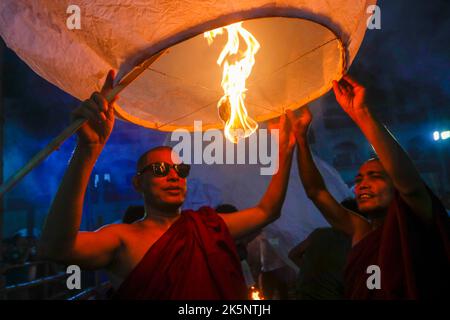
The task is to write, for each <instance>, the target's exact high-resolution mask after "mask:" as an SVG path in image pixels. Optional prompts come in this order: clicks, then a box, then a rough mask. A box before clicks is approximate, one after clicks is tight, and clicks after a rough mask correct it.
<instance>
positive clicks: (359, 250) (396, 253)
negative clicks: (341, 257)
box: [344, 192, 450, 300]
mask: <svg viewBox="0 0 450 320" xmlns="http://www.w3.org/2000/svg"><path fill="white" fill-rule="evenodd" d="M430 196H431V198H432V210H433V222H432V224H431V225H428V226H427V225H426V224H425V223H424V222H423V221H421V220H420V219H419V218H418V217H417V216H416V215H415V214H414V213H413V212H412V210H411V209H410V208H409V207H408V205H407V204H406V203H405V202H404V201H403V200H402V198H401V197H400V196H399V194H398V193H396V195H395V197H394V200H393V202H392V203H391V205H390V207H389V210H388V214H387V216H386V218H385V221H384V223H383V225H382V226H380V227H379V228H377V229H376V230H374V231H372V232H371V233H370V234H368V235H367V236H366V237H365V238H363V239H362V240H361V241H360V242H358V243H357V244H356V245H355V246H354V247H353V248H352V250H351V251H350V253H349V256H348V260H347V266H346V269H345V281H344V282H345V291H346V296H347V298H350V299H364V300H369V299H435V298H439V299H443V298H444V297H447V298H448V297H449V295H450V241H449V234H450V232H449V230H450V229H449V218H448V215H447V211H446V210H445V208H444V207H443V205H442V204H441V202H440V201H439V200H438V199H437V198H436V197H435V196H434V195H433V194H432V193H431V192H430ZM370 265H377V266H379V267H380V272H381V273H380V275H381V277H380V279H381V289H372V290H370V289H368V286H367V283H366V282H367V279H368V277H369V276H371V275H372V274H373V272H371V273H369V274H368V273H367V267H368V266H370Z"/></svg>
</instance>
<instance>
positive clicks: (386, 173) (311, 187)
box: [288, 76, 450, 299]
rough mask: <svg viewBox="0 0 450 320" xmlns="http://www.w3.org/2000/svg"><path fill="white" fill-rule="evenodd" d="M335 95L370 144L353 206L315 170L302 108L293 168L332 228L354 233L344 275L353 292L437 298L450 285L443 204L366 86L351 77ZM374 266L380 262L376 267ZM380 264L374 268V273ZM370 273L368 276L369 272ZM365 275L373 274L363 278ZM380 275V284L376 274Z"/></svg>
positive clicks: (308, 118) (337, 86) (338, 84)
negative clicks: (371, 152)
mask: <svg viewBox="0 0 450 320" xmlns="http://www.w3.org/2000/svg"><path fill="white" fill-rule="evenodd" d="M333 89H334V93H335V96H336V100H337V102H338V103H339V104H340V106H341V107H342V109H343V110H344V111H345V112H346V113H347V114H348V115H349V116H350V118H351V119H352V120H353V121H354V122H355V123H356V125H357V126H358V127H359V128H360V129H361V131H362V133H363V134H364V135H365V137H366V138H367V140H368V141H369V143H370V144H371V145H372V146H373V148H374V149H375V151H376V153H377V155H378V157H379V159H370V160H368V161H366V162H365V163H364V164H363V165H362V166H361V167H360V169H359V172H358V174H357V175H356V179H355V196H356V201H357V205H358V210H359V211H360V212H361V213H363V214H364V215H365V216H367V217H368V219H365V218H363V217H362V216H361V215H357V214H355V213H354V212H352V211H351V210H348V209H346V208H345V207H343V206H342V205H340V204H339V203H338V202H337V201H336V200H335V199H334V198H333V196H332V195H331V194H330V192H329V191H328V190H327V188H326V185H325V183H324V181H323V179H322V177H321V175H320V173H319V171H318V170H317V168H316V166H315V164H314V161H313V158H312V156H311V152H310V149H309V145H308V142H307V131H308V128H309V125H310V123H311V120H312V116H311V113H310V112H309V110H308V108H307V107H304V108H303V109H302V110H301V114H300V117H299V118H298V119H297V120H295V119H294V118H293V114H292V112H289V113H288V117H290V118H291V120H292V121H296V123H295V125H294V126H295V132H296V139H297V145H298V167H299V174H300V178H301V180H302V183H303V185H304V187H305V190H306V192H307V194H308V197H309V198H310V199H311V200H312V201H313V202H314V203H315V205H316V206H317V207H318V208H319V210H320V211H321V212H322V214H323V215H324V217H325V218H326V219H327V221H328V222H329V223H330V224H331V226H332V227H334V228H336V229H339V230H341V231H343V232H345V233H347V234H348V235H350V236H351V238H352V246H353V247H352V250H351V252H350V254H349V256H348V261H347V266H346V270H345V276H344V282H345V291H346V296H347V297H348V298H351V299H419V298H443V297H444V296H447V297H448V295H449V292H450V277H449V271H450V265H449V261H450V245H449V225H448V217H447V214H446V211H445V209H444V207H443V206H442V204H441V203H440V202H439V200H438V199H437V198H436V197H435V196H434V195H433V194H432V193H431V191H430V190H429V189H428V188H427V186H426V185H425V184H424V182H423V181H422V179H421V178H420V176H419V173H418V172H417V170H416V168H415V167H414V165H413V163H412V162H411V160H410V159H409V157H408V155H407V154H406V153H405V151H403V149H402V148H401V146H400V145H399V144H398V142H397V141H396V140H395V139H394V137H393V136H392V135H391V134H390V133H389V131H388V130H387V129H386V128H385V127H384V126H383V125H381V123H380V122H379V121H378V120H377V119H376V118H375V116H374V115H373V114H372V113H371V111H370V108H369V107H368V104H367V101H366V90H365V88H364V87H363V86H361V85H360V84H359V83H357V82H356V81H355V80H353V79H352V78H351V77H350V76H344V78H343V79H342V80H341V81H340V82H336V81H335V82H334V83H333ZM376 268H379V269H376ZM378 270H379V274H378ZM371 276H373V277H371ZM369 277H371V278H369ZM375 277H378V279H379V280H380V283H379V286H378V284H377V281H376V278H375Z"/></svg>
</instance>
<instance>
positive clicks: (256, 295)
mask: <svg viewBox="0 0 450 320" xmlns="http://www.w3.org/2000/svg"><path fill="white" fill-rule="evenodd" d="M250 299H251V300H264V296H263V295H262V293H261V291H259V290H258V289H256V288H255V287H251V288H250Z"/></svg>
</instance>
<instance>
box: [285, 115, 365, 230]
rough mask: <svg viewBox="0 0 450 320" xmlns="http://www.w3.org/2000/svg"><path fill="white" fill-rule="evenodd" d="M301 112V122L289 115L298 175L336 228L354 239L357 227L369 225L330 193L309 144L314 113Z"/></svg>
mask: <svg viewBox="0 0 450 320" xmlns="http://www.w3.org/2000/svg"><path fill="white" fill-rule="evenodd" d="M299 112H300V113H299V115H298V117H297V118H295V116H294V115H293V113H292V111H291V112H289V113H288V117H289V118H290V119H291V122H293V123H294V124H295V125H294V127H295V130H294V131H295V137H296V140H297V146H298V149H297V164H298V172H299V175H300V180H301V181H302V183H303V187H304V188H305V192H306V194H307V196H308V198H309V199H311V200H312V201H313V202H314V204H315V205H316V207H317V208H318V209H319V211H320V212H321V213H322V215H323V216H324V217H325V219H326V220H327V221H328V223H329V224H330V225H331V226H332V227H333V228H336V229H339V230H341V231H343V232H345V233H346V234H348V235H350V236H352V235H353V234H354V232H355V223H358V222H359V223H366V222H365V221H364V220H363V219H362V218H360V217H359V216H357V215H355V214H354V213H353V212H352V211H350V210H347V209H346V208H344V207H343V206H341V204H340V203H339V202H337V201H336V199H335V198H334V197H333V196H332V195H331V193H330V192H329V191H328V189H327V187H326V185H325V182H324V181H323V178H322V175H321V174H320V172H319V170H318V169H317V166H316V164H315V162H314V159H313V157H312V155H311V150H310V148H309V144H308V140H307V134H308V129H309V126H310V124H311V121H312V115H311V112H310V111H309V109H308V107H307V106H305V107H302V108H301V109H300V111H299ZM358 220H361V221H358Z"/></svg>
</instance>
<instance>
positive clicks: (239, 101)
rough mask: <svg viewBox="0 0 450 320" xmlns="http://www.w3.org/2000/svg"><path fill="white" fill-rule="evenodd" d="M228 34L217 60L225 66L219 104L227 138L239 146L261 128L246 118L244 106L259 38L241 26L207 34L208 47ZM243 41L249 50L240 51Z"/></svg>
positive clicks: (235, 24) (220, 29) (235, 25)
mask: <svg viewBox="0 0 450 320" xmlns="http://www.w3.org/2000/svg"><path fill="white" fill-rule="evenodd" d="M224 29H225V30H226V31H227V34H228V42H227V43H226V44H225V46H224V48H223V49H222V52H221V53H220V55H219V58H218V59H217V64H218V65H219V66H220V65H222V64H223V73H222V88H223V91H224V95H223V96H222V98H220V100H219V102H218V103H217V107H218V109H219V116H220V118H221V119H222V121H224V122H225V127H224V133H225V137H226V138H227V139H228V140H230V141H231V142H234V143H237V142H238V141H239V139H241V138H246V137H248V136H250V135H251V134H252V133H253V132H255V131H256V129H257V128H258V124H257V123H256V122H255V121H254V120H253V119H251V118H250V117H249V116H248V114H247V109H246V107H245V104H244V100H245V92H246V91H247V88H246V87H245V82H246V80H247V78H248V77H249V76H250V73H251V72H252V68H253V65H254V64H255V54H256V52H257V51H258V50H259V48H260V45H259V43H258V41H257V40H256V38H255V37H254V36H253V35H252V34H251V33H250V32H248V31H247V30H246V29H244V28H243V27H242V22H238V23H234V24H231V25H229V26H226V27H223V28H218V29H215V30H212V31H208V32H205V33H204V36H205V38H206V39H207V40H208V44H209V45H211V44H212V42H213V41H214V38H215V37H216V36H217V35H220V34H222V33H223V31H224ZM240 38H242V39H243V40H244V42H245V45H246V49H245V50H244V51H242V50H239V47H240V41H239V39H240Z"/></svg>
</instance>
